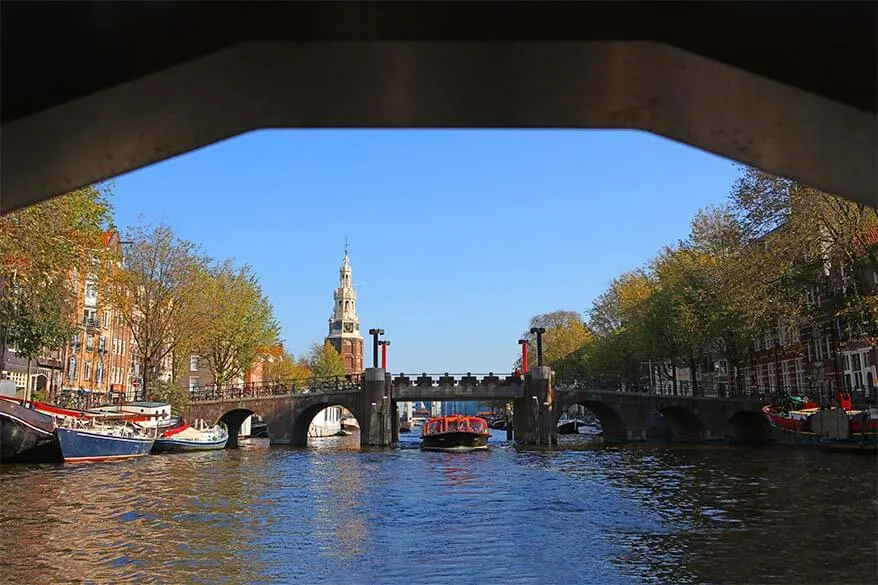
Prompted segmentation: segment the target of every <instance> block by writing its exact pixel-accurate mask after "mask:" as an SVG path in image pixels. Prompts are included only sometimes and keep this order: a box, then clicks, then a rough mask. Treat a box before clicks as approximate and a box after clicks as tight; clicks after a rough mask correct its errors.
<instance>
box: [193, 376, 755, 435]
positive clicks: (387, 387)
mask: <svg viewBox="0 0 878 585" xmlns="http://www.w3.org/2000/svg"><path fill="white" fill-rule="evenodd" d="M554 382H555V381H554V373H553V372H552V371H551V370H550V369H549V368H547V367H538V368H533V369H531V371H530V372H529V373H528V374H527V375H526V376H524V377H521V376H516V375H512V374H493V373H489V374H469V373H468V374H456V375H454V374H447V373H446V374H440V375H427V374H421V375H419V376H413V377H411V376H407V375H405V374H400V375H397V376H393V375H391V374H390V373H388V372H385V370H383V369H380V368H370V369H368V370H366V372H365V373H364V374H363V375H362V376H355V377H346V378H330V379H309V380H296V381H290V382H288V383H279V384H271V385H262V386H245V387H240V388H210V389H195V390H194V391H193V392H192V396H191V400H190V404H189V407H188V410H187V412H186V416H187V418H190V419H194V418H201V419H205V420H210V421H217V420H222V421H223V422H225V423H226V424H227V425H228V427H229V431H230V433H231V435H232V437H233V440H232V441H231V443H230V446H234V445H235V444H236V442H235V440H236V438H237V435H238V432H239V429H240V426H241V423H242V422H243V421H244V420H245V419H246V418H247V417H248V416H250V415H251V414H258V415H259V416H261V417H262V418H263V420H265V422H266V424H267V425H268V433H269V438H270V440H271V442H272V443H280V444H291V445H297V446H304V445H306V444H307V442H308V427H309V426H310V424H311V421H312V420H313V418H314V416H315V415H316V414H317V413H318V412H320V411H321V410H322V409H324V408H327V407H329V406H342V407H344V408H346V409H347V410H349V411H350V412H351V413H352V414H353V415H354V416H355V417H356V418H357V420H358V421H359V424H360V443H361V445H362V446H363V447H369V446H387V445H391V444H393V443H394V442H395V441H396V440H397V439H398V432H399V415H398V409H397V406H396V405H397V403H398V402H413V401H480V402H481V401H504V402H511V403H512V405H513V428H514V436H515V440H516V441H520V442H523V443H528V444H542V445H551V444H556V443H557V435H556V433H555V427H556V424H557V421H558V418H559V417H560V416H561V414H562V413H563V412H565V411H567V410H568V409H569V408H570V407H571V406H573V405H576V404H580V405H583V406H584V407H586V408H588V409H590V410H591V411H592V412H594V414H595V416H596V417H597V418H598V420H599V421H600V422H601V425H602V427H603V435H604V439H605V440H608V441H620V442H622V441H644V440H646V439H647V438H649V437H650V435H651V432H652V433H655V432H659V431H661V432H662V433H664V434H665V435H669V437H670V438H672V439H674V440H689V441H709V440H726V439H729V440H735V441H742V442H764V441H767V440H769V438H770V435H771V431H770V428H769V424H768V420H767V419H766V417H765V415H764V414H763V413H762V411H761V408H762V406H763V404H764V402H763V401H761V400H759V399H756V398H750V397H734V398H717V397H696V396H673V395H662V394H650V393H642V392H623V391H619V390H615V389H595V388H578V387H577V388H556V387H555V384H554Z"/></svg>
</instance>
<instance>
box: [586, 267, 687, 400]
mask: <svg viewBox="0 0 878 585" xmlns="http://www.w3.org/2000/svg"><path fill="white" fill-rule="evenodd" d="M654 289H655V283H654V282H653V279H652V277H651V276H650V275H649V274H648V273H647V272H646V271H645V270H641V269H638V270H633V271H631V272H627V273H625V274H622V275H621V276H619V277H618V278H616V279H614V280H613V282H612V283H611V284H610V286H609V287H608V289H607V291H606V292H604V293H603V294H601V295H600V296H599V297H598V298H597V299H595V301H594V302H593V303H592V306H591V308H590V309H589V311H588V319H589V321H588V323H589V327H590V328H591V330H592V332H593V334H594V341H593V343H592V344H591V351H590V362H591V369H592V372H593V373H592V375H593V376H594V377H597V378H598V381H604V382H606V381H612V382H619V383H627V384H636V383H637V382H638V381H639V379H640V369H641V368H640V366H641V355H642V354H643V353H644V349H643V348H644V345H645V330H644V329H645V325H644V323H645V314H646V308H647V301H648V300H649V299H650V296H651V295H652V294H653V291H654ZM647 355H648V352H647ZM669 377H670V376H669Z"/></svg>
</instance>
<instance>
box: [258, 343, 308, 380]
mask: <svg viewBox="0 0 878 585" xmlns="http://www.w3.org/2000/svg"><path fill="white" fill-rule="evenodd" d="M311 376H313V373H312V372H311V368H310V366H309V365H308V364H307V363H306V362H305V361H297V360H296V358H295V357H294V356H293V355H292V354H290V353H287V352H285V351H282V350H281V352H279V353H278V354H277V355H271V356H270V357H269V358H268V359H267V360H266V361H265V362H263V366H262V379H263V380H265V381H266V382H269V383H271V384H279V383H284V384H288V383H290V382H291V381H300V380H306V379H308V378H310V377H311Z"/></svg>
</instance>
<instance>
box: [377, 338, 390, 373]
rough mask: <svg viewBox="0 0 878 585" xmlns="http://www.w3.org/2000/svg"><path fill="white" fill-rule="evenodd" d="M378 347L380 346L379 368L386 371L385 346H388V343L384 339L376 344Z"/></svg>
mask: <svg viewBox="0 0 878 585" xmlns="http://www.w3.org/2000/svg"><path fill="white" fill-rule="evenodd" d="M378 345H380V346H381V368H382V369H385V370H386V369H387V346H388V345H390V341H388V340H386V339H382V340H381V341H379V342H378Z"/></svg>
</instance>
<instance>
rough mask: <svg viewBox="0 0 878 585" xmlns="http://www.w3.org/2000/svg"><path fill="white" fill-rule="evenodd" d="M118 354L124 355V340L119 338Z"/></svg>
mask: <svg viewBox="0 0 878 585" xmlns="http://www.w3.org/2000/svg"><path fill="white" fill-rule="evenodd" d="M119 355H125V340H124V339H120V340H119Z"/></svg>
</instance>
